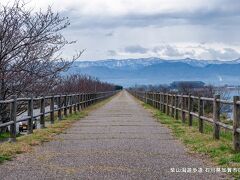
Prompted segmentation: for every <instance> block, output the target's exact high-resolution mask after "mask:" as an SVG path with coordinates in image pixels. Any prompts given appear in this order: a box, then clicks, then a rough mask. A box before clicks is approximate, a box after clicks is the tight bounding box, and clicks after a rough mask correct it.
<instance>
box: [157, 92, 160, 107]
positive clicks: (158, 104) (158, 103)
mask: <svg viewBox="0 0 240 180" xmlns="http://www.w3.org/2000/svg"><path fill="white" fill-rule="evenodd" d="M157 97H158V98H157V100H158V102H157V108H158V110H160V93H158V95H157Z"/></svg>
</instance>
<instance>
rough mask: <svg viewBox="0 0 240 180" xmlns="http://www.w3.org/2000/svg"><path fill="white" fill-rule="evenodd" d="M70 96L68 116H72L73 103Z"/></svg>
mask: <svg viewBox="0 0 240 180" xmlns="http://www.w3.org/2000/svg"><path fill="white" fill-rule="evenodd" d="M72 102H73V101H72V95H70V96H69V114H72V109H73V107H72V106H73V103H72Z"/></svg>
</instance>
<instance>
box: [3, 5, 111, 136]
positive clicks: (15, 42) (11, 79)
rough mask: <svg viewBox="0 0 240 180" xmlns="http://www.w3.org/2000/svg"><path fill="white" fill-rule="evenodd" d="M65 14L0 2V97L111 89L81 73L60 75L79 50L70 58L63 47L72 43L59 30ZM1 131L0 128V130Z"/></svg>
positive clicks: (6, 117)
mask: <svg viewBox="0 0 240 180" xmlns="http://www.w3.org/2000/svg"><path fill="white" fill-rule="evenodd" d="M69 25H70V22H69V20H68V18H67V17H61V16H60V14H58V13H55V12H53V11H52V9H51V7H49V8H48V9H47V10H44V11H43V10H39V11H36V10H33V9H29V8H27V4H26V3H24V1H22V0H15V1H14V2H10V3H9V4H7V5H2V4H1V2H0V100H6V99H9V98H11V96H12V95H17V96H18V97H27V96H29V95H33V96H40V95H48V94H52V93H61V94H65V93H73V92H80V91H81V92H89V91H91V92H93V91H105V90H113V89H114V86H113V85H110V84H107V83H102V82H100V81H99V80H97V79H95V78H91V77H88V76H81V75H71V76H68V77H62V76H61V73H62V72H63V71H66V70H68V68H70V66H71V65H72V63H73V62H74V61H75V60H76V59H78V58H79V57H80V56H81V54H82V53H83V51H79V52H77V53H76V54H75V55H73V56H72V57H71V58H70V59H68V60H66V59H63V58H62V56H61V55H62V54H63V49H64V48H65V47H66V46H68V45H72V44H74V43H75V41H68V40H67V39H66V38H65V37H64V36H63V34H62V32H63V30H64V29H66V28H67V27H68V26H69ZM7 108H8V107H7V105H6V104H3V103H0V123H4V122H6V121H8V120H9V114H8V112H9V110H8V109H7ZM1 131H4V130H3V129H1V130H0V132H1Z"/></svg>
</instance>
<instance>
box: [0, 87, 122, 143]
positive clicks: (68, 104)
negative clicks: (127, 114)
mask: <svg viewBox="0 0 240 180" xmlns="http://www.w3.org/2000/svg"><path fill="white" fill-rule="evenodd" d="M117 92H118V91H108V92H97V93H82V94H71V95H55V96H46V97H38V98H33V97H31V98H17V97H16V96H12V99H9V100H4V101H0V104H5V105H6V106H9V108H7V109H8V110H9V112H8V113H9V114H10V121H8V122H6V123H2V124H0V128H3V127H10V128H9V129H10V140H11V141H15V139H16V135H17V123H20V122H23V121H25V122H26V121H27V133H28V134H31V133H33V121H34V119H37V118H40V119H39V121H40V128H45V117H46V115H49V118H50V123H51V124H53V123H54V119H55V112H57V117H58V119H59V120H62V118H63V116H67V115H68V113H69V114H72V113H73V112H77V111H81V110H82V109H84V108H86V107H88V106H90V105H91V104H93V103H96V102H98V101H101V100H103V99H106V98H108V97H110V96H113V95H114V94H116V93H117ZM23 102H25V103H26V104H27V116H24V117H22V118H17V109H18V105H19V104H21V103H23ZM36 103H37V104H38V105H39V106H38V108H39V109H38V110H40V113H38V114H34V113H33V112H34V110H36V108H34V104H36ZM47 106H48V107H49V110H48V111H46V107H47Z"/></svg>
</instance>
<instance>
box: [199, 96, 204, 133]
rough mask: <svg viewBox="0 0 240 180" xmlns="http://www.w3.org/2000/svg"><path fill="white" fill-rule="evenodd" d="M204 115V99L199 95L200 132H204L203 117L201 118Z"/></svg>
mask: <svg viewBox="0 0 240 180" xmlns="http://www.w3.org/2000/svg"><path fill="white" fill-rule="evenodd" d="M201 116H203V100H202V99H201V97H200V96H199V97H198V124H199V132H200V133H203V119H202V118H201Z"/></svg>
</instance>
